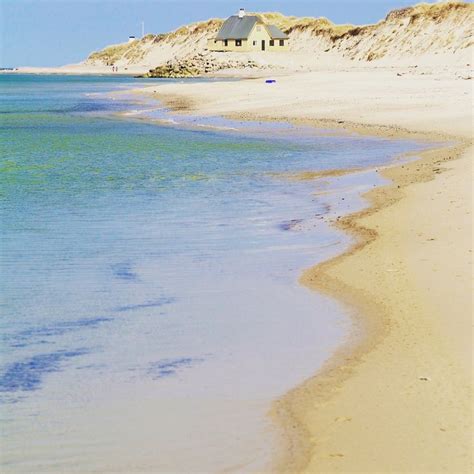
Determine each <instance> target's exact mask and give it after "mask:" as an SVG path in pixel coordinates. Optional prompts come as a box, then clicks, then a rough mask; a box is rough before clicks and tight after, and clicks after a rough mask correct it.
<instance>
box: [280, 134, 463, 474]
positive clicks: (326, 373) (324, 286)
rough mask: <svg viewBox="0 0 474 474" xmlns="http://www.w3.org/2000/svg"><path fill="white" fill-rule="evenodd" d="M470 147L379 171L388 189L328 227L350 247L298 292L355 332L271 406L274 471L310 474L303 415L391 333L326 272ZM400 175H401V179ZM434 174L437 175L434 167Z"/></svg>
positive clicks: (382, 311) (373, 236)
mask: <svg viewBox="0 0 474 474" xmlns="http://www.w3.org/2000/svg"><path fill="white" fill-rule="evenodd" d="M470 146H471V144H470V143H468V142H467V141H464V140H460V141H459V142H458V143H457V144H455V145H451V146H443V147H440V148H432V149H429V150H425V151H422V152H418V153H416V154H417V155H419V156H420V157H419V158H418V159H417V160H415V161H413V162H409V163H403V164H393V165H388V166H386V167H384V168H383V169H382V170H381V174H382V175H383V176H384V177H386V178H387V179H389V180H390V183H389V184H387V185H384V186H380V187H377V188H376V189H374V190H371V191H369V192H368V193H366V194H363V195H362V197H363V198H365V199H367V200H368V202H369V206H368V207H367V208H366V209H364V210H362V211H359V212H356V213H353V214H350V215H348V216H345V217H342V218H341V219H340V220H338V221H336V222H334V223H333V225H334V226H335V227H336V228H338V229H341V230H342V231H344V232H346V233H348V234H350V235H352V236H353V237H354V238H355V242H354V244H353V245H351V246H350V247H349V248H348V249H347V250H345V251H344V252H343V253H341V254H339V255H337V256H336V257H334V258H332V259H330V260H326V261H324V262H321V263H319V264H317V265H315V266H313V267H310V268H307V269H305V270H303V272H302V275H301V277H300V280H299V282H300V283H301V284H302V285H303V286H305V287H307V288H310V289H312V290H314V291H318V292H320V293H323V294H326V295H328V296H330V297H332V298H335V299H336V300H337V301H340V302H342V303H343V304H344V305H346V306H348V307H351V308H353V313H352V320H353V324H354V326H353V331H352V332H351V334H350V336H349V338H348V340H347V341H346V342H345V343H344V344H343V345H342V346H341V347H340V348H339V349H338V350H337V351H336V353H335V354H334V355H333V356H332V357H331V358H330V359H329V360H328V361H327V362H326V364H325V365H324V366H323V368H322V369H321V370H320V371H318V372H317V373H316V374H315V375H314V376H313V377H311V378H310V379H308V380H306V381H304V382H303V383H302V384H300V385H299V386H297V387H295V388H294V389H292V390H291V391H289V392H288V393H287V394H285V395H284V396H283V397H281V398H280V399H278V400H276V401H275V403H274V406H273V407H272V410H271V416H273V417H274V418H275V419H277V420H278V423H279V424H280V425H281V426H283V427H284V437H285V438H286V441H285V445H286V447H287V451H286V453H285V454H283V455H281V456H279V458H277V462H276V465H275V466H274V468H275V471H277V472H314V471H312V470H311V469H309V470H308V471H306V469H307V468H309V467H310V464H311V461H312V454H313V450H314V446H313V444H312V443H310V442H308V439H309V438H312V437H313V436H314V433H312V430H311V429H310V428H309V427H308V423H307V421H306V420H305V418H306V417H307V415H308V412H311V411H313V410H317V408H315V407H314V404H315V401H317V402H316V403H317V404H318V405H319V406H320V407H321V408H322V406H323V405H324V404H325V403H327V401H328V400H330V399H331V398H332V397H333V395H334V393H335V391H337V389H338V388H339V387H340V386H341V385H342V384H343V383H344V382H345V381H346V380H347V379H349V378H350V377H351V376H352V375H353V373H354V372H355V371H356V370H357V367H358V365H359V364H361V363H362V361H363V357H364V355H366V354H368V353H369V352H370V351H372V350H373V349H374V348H375V347H376V346H377V345H379V344H382V343H383V340H384V338H385V337H386V336H387V335H388V334H389V333H390V332H391V331H393V326H394V321H393V318H392V316H391V313H392V311H391V309H390V308H383V307H382V306H381V305H380V304H378V303H377V302H374V301H373V300H372V298H371V296H369V295H368V294H365V293H363V292H360V291H359V290H357V289H356V288H354V287H353V286H351V285H350V283H348V282H347V281H345V280H344V278H338V277H337V276H331V274H330V271H331V269H333V268H337V267H338V265H339V264H340V263H341V262H344V261H346V262H347V261H350V259H351V257H353V256H355V255H357V254H358V253H359V252H360V251H361V250H362V249H364V248H365V247H367V246H368V245H370V244H371V243H372V242H374V241H376V240H377V239H378V238H379V232H378V231H375V230H374V229H371V228H367V227H364V226H363V225H361V224H360V221H361V220H362V219H364V218H366V217H370V216H375V215H376V214H377V213H378V212H380V211H381V210H382V209H384V208H388V207H391V206H393V205H395V204H396V203H397V202H399V201H400V200H402V199H403V198H404V195H403V190H404V188H405V187H408V186H411V185H413V184H416V183H421V182H427V181H431V180H434V179H435V177H436V174H437V173H439V171H434V170H433V166H435V165H437V164H440V162H442V163H449V162H450V161H453V160H456V159H459V158H460V157H461V155H462V154H463V153H465V152H466V151H467V150H468V149H469V147H470ZM447 155H449V156H447ZM420 166H423V167H425V168H426V171H425V172H422V173H421V175H418V176H417V175H416V174H415V175H413V173H412V170H413V169H416V168H417V167H418V168H419V167H420ZM402 169H403V170H404V171H403V172H402V173H400V172H401V170H402ZM435 169H438V168H437V166H436V167H435ZM444 171H447V170H446V169H443V170H442V171H441V173H442V172H444ZM401 174H403V175H404V176H401ZM394 271H395V270H394ZM334 421H335V422H336V423H337V422H340V421H342V422H344V421H352V420H349V418H348V417H347V416H346V417H341V418H340V419H335V420H334ZM329 456H330V457H333V458H334V459H338V458H343V457H344V455H343V453H331V454H329ZM318 464H319V463H318ZM329 464H333V466H332V467H333V468H334V471H333V470H331V472H347V471H345V470H340V469H338V468H336V466H334V464H335V463H332V462H331V463H329ZM322 472H326V471H325V470H323V471H322ZM460 472H464V471H460ZM465 472H468V471H465Z"/></svg>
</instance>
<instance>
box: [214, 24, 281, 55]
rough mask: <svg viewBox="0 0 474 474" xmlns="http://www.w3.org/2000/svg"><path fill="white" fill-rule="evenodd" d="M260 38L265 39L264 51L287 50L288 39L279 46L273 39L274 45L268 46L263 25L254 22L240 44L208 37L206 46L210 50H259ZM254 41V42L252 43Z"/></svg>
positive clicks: (267, 37) (268, 36) (269, 38)
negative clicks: (247, 35) (245, 38)
mask: <svg viewBox="0 0 474 474" xmlns="http://www.w3.org/2000/svg"><path fill="white" fill-rule="evenodd" d="M262 40H264V41H265V51H277V52H278V51H287V50H288V40H285V45H284V46H280V41H279V40H275V44H274V46H270V41H271V37H270V35H269V34H268V31H267V29H266V28H265V25H263V24H260V25H259V24H256V25H255V26H254V27H253V29H252V31H251V32H250V34H249V37H248V40H242V46H236V45H235V41H236V40H228V41H227V46H225V41H222V40H214V39H210V40H208V42H207V48H208V49H209V50H210V51H232V52H239V51H240V52H249V51H261V50H262ZM254 43H255V44H254Z"/></svg>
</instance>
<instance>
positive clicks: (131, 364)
mask: <svg viewBox="0 0 474 474" xmlns="http://www.w3.org/2000/svg"><path fill="white" fill-rule="evenodd" d="M131 85H133V86H136V85H137V84H136V82H134V81H133V80H131V79H128V78H100V77H61V76H41V77H36V76H15V75H11V76H10V75H3V76H0V98H1V102H0V103H1V106H0V113H1V116H0V117H1V119H0V120H1V122H0V137H1V140H0V143H1V164H0V179H1V195H0V203H1V219H2V247H1V257H2V261H1V265H2V268H1V272H2V283H1V285H2V287H1V292H2V300H3V302H2V322H1V324H2V347H1V351H2V352H1V371H0V396H1V400H2V409H1V415H2V437H3V439H2V441H1V444H2V447H3V448H4V449H3V450H2V461H3V464H4V468H5V469H6V470H11V471H13V472H18V471H24V472H32V470H33V471H35V472H38V471H45V472H70V471H81V472H90V471H93V470H99V471H101V472H110V471H114V472H116V471H120V472H122V471H123V472H130V470H137V471H148V472H164V471H168V472H169V471H173V472H189V471H206V472H210V471H217V470H222V469H227V468H231V467H232V466H235V465H241V466H245V468H244V470H245V469H251V468H252V467H256V466H260V465H261V463H263V462H264V458H265V457H266V456H268V453H269V450H270V448H271V446H272V443H273V442H274V437H273V435H272V432H271V430H270V427H269V425H268V423H269V422H268V421H266V418H265V412H266V411H267V409H268V407H269V403H270V401H271V400H273V399H274V398H275V397H277V396H279V395H281V394H283V393H284V392H285V391H286V390H288V389H289V388H291V387H293V386H295V385H296V384H298V383H300V382H301V381H302V380H304V379H305V378H306V377H308V376H310V375H312V374H313V373H314V372H315V371H316V370H317V368H318V367H320V366H321V364H322V363H323V362H324V360H326V359H327V357H328V356H329V355H330V354H331V352H332V351H333V350H335V348H336V347H337V346H338V344H340V343H341V341H342V340H343V338H344V337H345V335H346V334H347V332H348V330H349V329H350V325H349V323H348V310H347V309H345V308H342V307H341V306H340V305H339V304H338V303H337V302H334V301H331V300H328V299H327V298H324V297H322V296H320V295H317V294H314V293H312V292H309V291H307V290H306V289H304V288H302V287H300V286H299V285H298V283H297V279H298V275H299V274H300V272H301V270H302V269H303V268H304V267H307V266H310V265H312V264H314V263H315V262H317V261H321V260H323V259H325V258H328V257H330V256H332V255H335V254H336V253H338V252H340V251H341V250H342V249H343V248H344V247H345V246H347V245H348V243H349V241H348V238H347V237H345V236H343V235H341V234H339V233H338V232H336V231H334V230H332V229H331V228H330V227H329V225H328V221H329V220H330V219H332V218H334V217H336V216H338V215H341V214H343V213H345V212H349V211H351V210H354V209H357V208H360V207H362V206H363V205H364V203H363V201H362V200H361V199H360V197H359V194H360V192H362V191H364V190H367V189H370V188H371V187H373V186H374V185H376V184H380V183H381V180H380V178H379V177H378V175H377V173H375V172H365V173H358V174H356V175H353V176H348V177H341V178H337V179H326V180H320V181H318V182H295V181H289V180H288V179H286V178H285V177H284V176H282V175H279V173H288V172H292V173H293V172H297V171H305V170H323V169H331V168H345V167H354V168H357V167H366V166H369V165H377V164H384V163H387V162H389V161H390V160H391V159H393V158H394V157H396V156H397V155H399V154H400V153H402V152H405V151H408V150H414V149H417V148H420V147H421V145H420V144H416V143H413V142H412V143H410V142H405V141H388V140H382V139H373V138H367V137H358V136H353V135H346V136H324V135H318V134H315V133H314V134H313V133H312V132H308V130H304V132H303V131H302V130H298V129H293V128H291V127H290V128H288V127H286V128H284V129H282V128H281V126H275V125H271V124H253V125H252V126H251V127H250V128H249V129H248V130H246V129H245V127H242V130H241V132H240V133H224V132H217V131H209V130H198V129H190V128H189V127H188V128H179V126H178V127H176V126H175V127H166V126H159V125H156V124H149V123H146V122H141V121H136V120H126V119H123V118H117V117H116V116H114V112H117V111H121V110H132V109H136V108H137V104H136V103H134V102H133V101H130V100H127V98H126V96H123V98H122V99H118V100H117V99H116V100H111V99H108V98H107V95H106V94H105V93H106V92H108V91H113V90H120V89H125V88H127V87H130V86H131ZM203 123H204V122H203ZM219 123H220V122H219ZM234 125H235V124H234ZM314 191H318V193H317V194H314Z"/></svg>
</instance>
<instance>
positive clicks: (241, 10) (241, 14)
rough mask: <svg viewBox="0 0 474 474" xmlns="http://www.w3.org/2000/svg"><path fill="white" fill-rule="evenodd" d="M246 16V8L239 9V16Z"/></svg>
mask: <svg viewBox="0 0 474 474" xmlns="http://www.w3.org/2000/svg"><path fill="white" fill-rule="evenodd" d="M244 16H245V9H244V8H241V9H240V10H239V18H243V17H244Z"/></svg>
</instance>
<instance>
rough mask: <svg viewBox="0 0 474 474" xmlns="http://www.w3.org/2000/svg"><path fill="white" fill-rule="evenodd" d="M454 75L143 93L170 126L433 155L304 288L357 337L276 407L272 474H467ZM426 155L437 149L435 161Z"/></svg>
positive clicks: (346, 223) (466, 125) (462, 198)
mask: <svg viewBox="0 0 474 474" xmlns="http://www.w3.org/2000/svg"><path fill="white" fill-rule="evenodd" d="M467 77H468V71H466V70H462V69H457V68H447V67H446V68H439V67H436V68H428V67H425V68H423V69H421V70H420V69H418V68H413V67H405V68H402V67H398V68H392V67H386V68H383V67H366V68H363V67H360V68H352V69H350V70H349V69H344V68H336V67H334V68H331V69H329V68H328V69H325V70H320V71H318V72H310V73H297V74H289V75H287V76H282V77H279V78H278V80H277V83H276V84H272V85H268V84H265V82H264V81H263V80H262V79H251V80H245V81H241V82H237V83H236V82H220V83H201V84H164V85H160V86H153V87H152V88H147V89H145V90H142V91H140V93H147V94H152V95H153V96H155V97H157V98H159V99H160V100H162V101H164V103H165V104H167V105H168V106H169V107H171V108H173V109H175V110H177V111H180V112H181V113H197V114H201V115H224V116H232V117H234V118H241V119H242V118H244V119H250V118H251V119H261V120H290V121H296V122H300V123H311V124H313V125H315V126H316V127H320V128H330V129H337V128H345V129H348V130H352V131H354V132H358V133H367V134H370V135H382V136H387V137H392V138H394V139H396V138H399V137H407V136H409V137H411V138H419V139H423V140H428V141H432V142H433V149H431V150H430V151H426V152H423V153H420V154H418V156H417V158H418V159H417V160H416V161H412V162H410V163H404V164H401V165H397V166H393V167H391V168H388V169H384V170H380V172H381V173H383V175H384V176H386V177H387V178H389V179H390V180H391V181H392V184H391V185H389V186H386V187H383V188H380V189H377V190H375V191H372V192H370V193H369V194H368V195H367V196H366V197H367V199H368V200H369V202H370V204H371V205H370V208H369V209H368V210H365V211H363V212H361V213H359V214H357V215H352V216H349V217H347V218H344V219H341V220H339V221H336V222H335V225H338V226H340V227H342V228H343V229H345V230H347V231H348V232H350V233H351V234H352V235H354V237H355V244H354V245H353V247H352V248H350V249H349V250H348V251H347V252H346V253H345V254H344V255H341V256H339V257H337V258H335V259H334V260H332V261H329V262H325V263H323V264H321V265H319V266H316V267H314V268H310V269H307V270H306V271H304V273H303V274H302V276H301V283H302V284H303V285H306V286H308V287H310V288H314V289H315V290H317V291H322V292H326V293H328V294H330V295H331V296H333V297H335V298H337V299H339V300H341V301H344V302H345V303H346V304H347V305H348V306H350V307H351V308H353V313H354V328H355V329H354V335H353V338H352V339H351V340H350V341H348V342H347V345H346V346H345V347H343V348H341V350H340V352H339V353H338V354H337V355H336V356H335V357H334V358H333V359H332V360H330V361H329V362H328V364H327V365H326V367H325V369H324V370H323V371H322V372H321V373H319V374H316V375H315V377H313V378H312V379H309V380H307V381H306V382H304V383H303V384H302V385H301V386H299V387H297V388H295V389H294V390H292V391H291V392H290V393H288V394H287V395H286V396H284V397H283V398H282V399H281V400H278V401H277V402H276V403H275V405H274V407H273V409H272V415H273V416H274V417H275V419H276V420H278V423H279V425H280V426H281V427H282V428H283V440H284V441H283V443H284V445H283V448H282V450H281V452H280V453H279V455H278V456H276V458H275V466H274V467H273V470H275V471H280V472H435V471H444V472H471V467H472V451H471V442H472V423H471V422H472V419H471V413H472V411H471V409H472V404H471V401H472V385H471V376H472V366H471V360H472V320H471V314H472V300H471V294H472V291H471V290H472V287H471V276H472V266H471V265H472V214H471V211H472V143H471V130H472V112H471V102H472V85H471V81H470V80H468V79H466V78H467ZM435 143H437V144H438V145H437V147H435Z"/></svg>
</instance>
